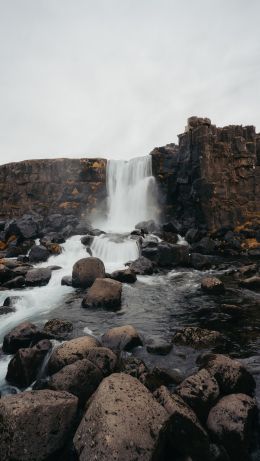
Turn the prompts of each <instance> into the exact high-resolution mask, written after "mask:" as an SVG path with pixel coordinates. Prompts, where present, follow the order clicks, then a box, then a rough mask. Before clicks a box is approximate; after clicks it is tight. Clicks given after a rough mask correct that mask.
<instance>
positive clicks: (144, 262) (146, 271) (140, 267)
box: [129, 256, 154, 275]
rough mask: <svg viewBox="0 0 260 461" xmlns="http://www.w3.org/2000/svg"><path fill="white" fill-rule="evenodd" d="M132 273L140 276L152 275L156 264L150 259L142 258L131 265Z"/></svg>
mask: <svg viewBox="0 0 260 461" xmlns="http://www.w3.org/2000/svg"><path fill="white" fill-rule="evenodd" d="M129 269H130V271H132V272H134V273H135V274H139V275H152V274H153V272H154V264H153V263H152V261H150V260H149V259H148V258H145V257H144V256H141V257H140V258H138V259H136V260H135V261H133V262H131V263H130V265H129Z"/></svg>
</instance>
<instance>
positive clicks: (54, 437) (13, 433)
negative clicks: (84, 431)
mask: <svg viewBox="0 0 260 461" xmlns="http://www.w3.org/2000/svg"><path fill="white" fill-rule="evenodd" d="M77 403H78V399H77V398H76V397H75V396H74V395H71V394H68V393H67V392H55V391H51V390H41V391H30V392H23V393H21V394H16V395H7V396H4V397H2V398H1V399H0V446H1V461H10V460H16V461H32V460H35V461H36V460H37V461H43V460H46V459H47V458H49V457H50V456H51V455H53V454H55V453H56V452H57V451H58V450H60V449H61V448H63V446H64V445H65V444H66V442H67V440H68V436H69V435H70V433H71V430H72V427H73V424H74V423H75V418H76V412H77Z"/></svg>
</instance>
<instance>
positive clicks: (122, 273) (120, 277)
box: [109, 269, 137, 283]
mask: <svg viewBox="0 0 260 461" xmlns="http://www.w3.org/2000/svg"><path fill="white" fill-rule="evenodd" d="M109 277H110V278H111V279H113V280H117V281H118V282H121V283H134V282H136V280H137V277H136V273H135V272H133V271H131V269H122V270H117V271H114V272H112V274H110V275H109Z"/></svg>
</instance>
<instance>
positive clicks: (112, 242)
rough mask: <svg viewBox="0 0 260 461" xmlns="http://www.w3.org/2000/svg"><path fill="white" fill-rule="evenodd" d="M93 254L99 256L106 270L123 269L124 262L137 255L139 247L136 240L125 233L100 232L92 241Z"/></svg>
mask: <svg viewBox="0 0 260 461" xmlns="http://www.w3.org/2000/svg"><path fill="white" fill-rule="evenodd" d="M91 250H92V253H93V256H95V257H97V258H100V259H101V260H102V261H103V262H104V264H105V268H106V271H107V272H112V271H114V270H116V269H124V268H125V263H127V262H128V261H134V260H135V259H137V258H138V257H139V247H138V244H137V241H136V240H133V239H130V238H129V236H127V235H116V234H102V235H100V236H98V237H95V239H94V240H93V242H92V245H91Z"/></svg>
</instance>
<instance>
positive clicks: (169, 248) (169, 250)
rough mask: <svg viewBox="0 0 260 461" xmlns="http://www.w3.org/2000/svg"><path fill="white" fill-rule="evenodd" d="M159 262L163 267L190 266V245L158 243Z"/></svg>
mask: <svg viewBox="0 0 260 461" xmlns="http://www.w3.org/2000/svg"><path fill="white" fill-rule="evenodd" d="M157 262H158V265H159V266H161V267H176V266H189V263H190V254H189V247H188V246H187V245H174V244H170V243H166V242H161V243H159V245H158V261H157Z"/></svg>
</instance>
